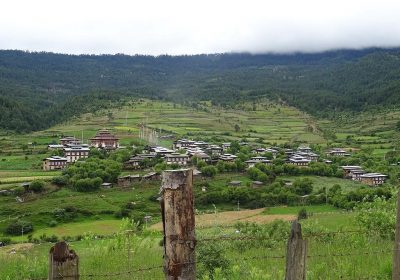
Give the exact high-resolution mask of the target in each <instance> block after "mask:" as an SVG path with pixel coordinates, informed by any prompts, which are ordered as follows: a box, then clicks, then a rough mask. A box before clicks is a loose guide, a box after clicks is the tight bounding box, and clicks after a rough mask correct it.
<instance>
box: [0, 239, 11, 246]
mask: <svg viewBox="0 0 400 280" xmlns="http://www.w3.org/2000/svg"><path fill="white" fill-rule="evenodd" d="M0 244H3V246H5V245H9V244H11V238H8V237H0Z"/></svg>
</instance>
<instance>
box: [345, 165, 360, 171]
mask: <svg viewBox="0 0 400 280" xmlns="http://www.w3.org/2000/svg"><path fill="white" fill-rule="evenodd" d="M341 168H342V169H343V170H353V169H362V168H361V166H358V165H343V166H341Z"/></svg>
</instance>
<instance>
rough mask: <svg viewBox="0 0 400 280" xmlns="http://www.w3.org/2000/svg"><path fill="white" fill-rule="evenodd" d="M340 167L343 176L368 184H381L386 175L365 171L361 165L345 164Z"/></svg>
mask: <svg viewBox="0 0 400 280" xmlns="http://www.w3.org/2000/svg"><path fill="white" fill-rule="evenodd" d="M342 169H343V172H344V177H345V178H348V179H352V180H354V181H359V182H361V183H364V184H367V185H370V186H378V185H382V184H383V183H385V180H386V178H387V175H384V174H381V173H367V172H365V171H364V170H363V169H362V168H361V166H357V165H354V166H353V165H345V166H342Z"/></svg>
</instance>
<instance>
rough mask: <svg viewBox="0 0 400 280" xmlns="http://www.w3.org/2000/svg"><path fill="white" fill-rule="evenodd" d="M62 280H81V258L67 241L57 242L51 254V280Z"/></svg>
mask: <svg viewBox="0 0 400 280" xmlns="http://www.w3.org/2000/svg"><path fill="white" fill-rule="evenodd" d="M60 279H63V280H78V279H79V257H78V255H77V254H76V253H75V251H74V250H69V249H68V244H67V243H66V242H65V241H61V242H57V243H56V244H55V245H54V246H53V247H51V249H50V254H49V280H60Z"/></svg>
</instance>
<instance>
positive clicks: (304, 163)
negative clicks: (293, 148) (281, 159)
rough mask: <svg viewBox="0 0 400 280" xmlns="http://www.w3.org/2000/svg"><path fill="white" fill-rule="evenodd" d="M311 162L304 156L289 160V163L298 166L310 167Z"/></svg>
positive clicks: (293, 157)
mask: <svg viewBox="0 0 400 280" xmlns="http://www.w3.org/2000/svg"><path fill="white" fill-rule="evenodd" d="M310 162H311V160H309V159H307V158H305V157H302V156H292V157H291V158H289V160H288V163H290V164H293V165H297V166H308V164H309V163H310Z"/></svg>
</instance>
